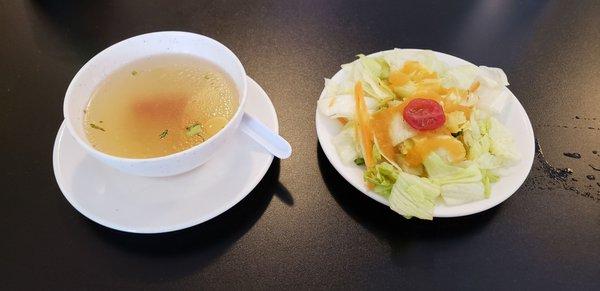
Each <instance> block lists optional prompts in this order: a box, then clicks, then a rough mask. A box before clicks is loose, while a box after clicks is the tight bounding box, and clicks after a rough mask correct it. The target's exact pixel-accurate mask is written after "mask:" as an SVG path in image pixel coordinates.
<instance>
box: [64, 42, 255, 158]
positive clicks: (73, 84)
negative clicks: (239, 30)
mask: <svg viewBox="0 0 600 291" xmlns="http://www.w3.org/2000/svg"><path fill="white" fill-rule="evenodd" d="M156 36H160V37H167V36H170V37H175V38H183V37H185V38H198V39H201V40H202V41H204V42H209V43H212V44H215V45H216V46H217V47H221V48H222V49H223V50H224V52H225V53H226V54H230V55H231V56H232V59H233V61H234V63H235V66H236V67H237V69H238V71H239V72H240V73H241V74H242V76H243V77H242V90H241V92H239V104H238V108H237V109H236V112H235V113H234V114H233V116H232V117H231V118H230V119H229V121H228V122H227V124H226V125H225V127H223V128H222V129H221V130H219V132H217V133H216V134H215V135H213V136H211V137H209V138H208V139H207V140H205V141H204V142H202V143H199V144H197V145H194V146H192V147H190V148H187V149H185V150H183V151H179V152H176V153H172V154H169V155H165V156H159V157H152V158H127V157H119V156H115V155H111V154H107V153H105V152H102V151H100V150H97V149H96V148H94V147H92V146H91V145H90V144H89V143H88V142H87V141H85V140H83V138H82V137H81V136H80V135H79V134H78V133H77V131H76V130H75V128H74V126H73V119H72V118H71V117H70V114H69V113H68V111H69V109H68V108H69V106H68V105H69V104H70V101H71V100H72V99H73V98H74V97H72V96H73V90H75V89H74V88H75V87H76V86H77V84H78V83H79V82H80V81H81V78H82V75H83V74H84V73H85V72H86V71H87V70H88V69H89V67H90V66H91V65H92V64H93V63H95V62H97V61H98V59H99V58H101V57H103V56H105V55H108V54H110V53H112V50H114V49H116V48H117V47H120V46H123V45H127V43H129V42H131V41H133V40H137V39H143V38H148V37H156ZM169 53H170V52H165V54H169ZM133 60H135V58H132V59H131V61H133ZM208 61H211V60H210V59H208ZM246 76H247V75H246V70H245V69H244V66H243V65H242V63H241V61H240V60H239V58H238V57H237V56H236V55H235V53H233V51H231V50H230V49H229V48H228V47H227V46H225V45H224V44H222V43H220V42H219V41H217V40H215V39H213V38H210V37H208V36H204V35H201V34H197V33H193V32H185V31H157V32H150V33H144V34H140V35H136V36H133V37H129V38H126V39H124V40H121V41H119V42H117V43H115V44H113V45H111V46H109V47H107V48H105V49H104V50H102V51H101V52H99V53H97V54H96V55H94V56H93V57H92V58H91V59H89V60H88V61H87V62H86V63H85V64H84V65H83V66H82V67H81V68H80V69H79V71H77V73H76V74H75V76H74V77H73V79H72V80H71V82H70V83H69V87H68V88H67V91H66V92H65V98H64V101H63V116H64V119H65V124H66V126H67V129H68V130H69V132H70V133H71V135H72V136H73V137H74V138H75V140H76V141H77V143H79V144H80V145H81V146H83V147H84V148H85V149H86V150H87V151H89V152H91V153H93V154H94V155H96V156H100V157H102V158H104V159H107V160H112V161H119V162H128V163H143V162H158V161H164V160H171V159H175V158H178V157H182V156H185V155H187V154H189V153H190V152H193V151H197V150H199V149H200V148H203V147H206V146H208V145H210V144H212V143H214V142H215V140H217V139H219V137H221V136H222V135H224V134H225V132H227V131H229V130H231V129H232V127H233V126H234V124H233V121H234V120H237V119H239V118H240V116H241V115H242V114H244V105H245V103H246V99H247V98H246V97H247V93H248V92H247V91H248V80H247V78H246ZM88 102H89V99H88Z"/></svg>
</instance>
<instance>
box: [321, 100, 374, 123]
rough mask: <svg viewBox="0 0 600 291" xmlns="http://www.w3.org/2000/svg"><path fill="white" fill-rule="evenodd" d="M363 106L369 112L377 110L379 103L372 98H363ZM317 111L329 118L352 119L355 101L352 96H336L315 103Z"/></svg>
mask: <svg viewBox="0 0 600 291" xmlns="http://www.w3.org/2000/svg"><path fill="white" fill-rule="evenodd" d="M365 104H366V105H367V109H368V110H369V112H373V111H375V110H376V109H377V108H379V102H378V101H377V100H375V99H373V98H369V97H365ZM317 107H318V108H319V111H320V112H321V113H323V114H325V115H326V116H329V117H331V118H339V117H345V118H348V119H354V116H355V115H356V100H355V99H354V96H353V95H336V96H332V97H329V98H323V99H320V100H319V101H317Z"/></svg>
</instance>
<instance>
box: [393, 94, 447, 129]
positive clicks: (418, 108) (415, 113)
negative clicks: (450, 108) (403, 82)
mask: <svg viewBox="0 0 600 291" xmlns="http://www.w3.org/2000/svg"><path fill="white" fill-rule="evenodd" d="M402 116H403V117H404V120H406V123H408V125H410V126H411V127H412V128H414V129H416V130H421V131H423V130H433V129H437V128H439V127H441V126H442V125H444V123H445V122H446V115H444V109H443V108H442V106H441V105H440V104H439V103H437V102H436V101H435V100H431V99H422V98H417V99H413V100H410V102H408V104H407V105H406V107H404V112H403V114H402Z"/></svg>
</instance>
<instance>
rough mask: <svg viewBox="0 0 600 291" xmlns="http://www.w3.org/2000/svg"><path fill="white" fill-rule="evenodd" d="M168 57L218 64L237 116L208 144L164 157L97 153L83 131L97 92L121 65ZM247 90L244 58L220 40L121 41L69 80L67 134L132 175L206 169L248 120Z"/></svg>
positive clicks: (166, 34) (161, 37)
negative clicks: (233, 93) (230, 84)
mask: <svg viewBox="0 0 600 291" xmlns="http://www.w3.org/2000/svg"><path fill="white" fill-rule="evenodd" d="M165 54H187V55H190V56H193V57H198V58H202V59H205V60H208V61H210V62H212V63H214V64H216V65H217V66H219V67H220V68H221V69H222V70H223V71H224V72H225V73H226V74H227V75H229V76H230V77H231V79H232V80H233V83H234V85H235V89H236V90H237V92H238V98H239V106H238V108H237V110H236V112H235V113H234V115H233V117H232V118H231V119H230V120H229V122H228V123H227V124H226V125H225V127H224V128H223V129H221V130H220V131H219V132H217V133H216V134H215V135H213V136H212V137H210V138H209V139H207V140H206V141H204V142H202V143H200V144H198V145H195V146H193V147H191V148H188V149H186V150H183V151H180V152H177V153H174V154H170V155H166V156H161V157H156V158H146V159H133V158H123V157H118V156H113V155H109V154H106V153H104V152H101V151H99V150H97V149H95V148H94V147H93V146H92V144H91V143H90V141H89V140H88V138H87V136H86V134H85V129H84V115H85V109H86V107H87V105H88V103H89V100H90V98H91V97H92V95H93V93H94V90H95V89H96V88H97V87H98V86H99V85H100V84H101V83H102V81H104V80H105V79H106V78H107V77H108V76H109V75H110V74H112V73H113V72H115V71H116V70H118V69H119V68H121V67H122V66H124V65H126V64H128V63H130V62H132V61H135V60H138V59H143V58H148V57H152V56H156V55H165ZM246 87H247V81H246V71H245V70H244V67H243V66H242V64H241V62H240V60H239V59H238V58H237V57H236V56H235V54H234V53H233V52H232V51H231V50H229V49H228V48H227V47H225V46H224V45H223V44H221V43H219V42H218V41H216V40H214V39H211V38H209V37H206V36H203V35H199V34H195V33H189V32H179V31H163V32H153V33H148V34H142V35H139V36H135V37H132V38H129V39H126V40H123V41H121V42H119V43H116V44H114V45H112V46H110V47H108V48H107V49H105V50H103V51H102V52H100V53H99V54H97V55H96V56H94V57H93V58H92V59H90V60H89V61H88V62H87V63H86V64H85V65H84V66H83V67H82V68H81V69H80V70H79V72H77V74H76V75H75V77H74V78H73V80H72V81H71V84H70V85H69V87H68V89H67V92H66V94H65V100H64V104H63V112H64V117H65V121H66V122H65V123H66V126H67V128H68V130H69V132H70V133H71V135H72V136H73V137H74V138H75V140H76V141H77V142H78V143H79V144H80V145H81V146H82V147H83V148H84V149H85V150H86V151H87V152H88V153H89V154H90V155H91V156H92V157H94V158H96V159H98V160H100V161H102V162H103V163H105V164H106V165H109V166H111V167H113V168H116V169H118V170H120V171H123V172H126V173H129V174H133V175H138V176H147V177H166V176H173V175H177V174H181V173H184V172H187V171H190V170H192V169H194V168H196V167H198V166H200V165H202V164H203V163H205V162H206V161H208V160H209V159H210V158H211V157H213V156H214V154H215V152H216V151H217V149H219V147H220V146H221V145H223V143H225V142H226V141H227V139H228V138H230V137H231V136H232V134H233V133H234V132H235V131H237V129H238V127H239V126H240V122H241V121H242V117H243V116H244V112H243V108H244V104H245V102H246V94H247V92H246V90H247V89H246Z"/></svg>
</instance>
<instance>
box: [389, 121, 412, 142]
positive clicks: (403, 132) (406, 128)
mask: <svg viewBox="0 0 600 291" xmlns="http://www.w3.org/2000/svg"><path fill="white" fill-rule="evenodd" d="M389 134H390V138H391V140H392V143H393V144H394V146H395V145H397V144H399V143H402V142H404V141H405V140H407V139H409V138H411V137H413V136H415V135H416V134H417V132H416V131H415V130H414V129H413V128H412V127H410V125H408V123H406V121H405V120H404V118H403V117H402V115H401V114H396V115H395V116H394V117H393V118H392V121H391V122H390V127H389Z"/></svg>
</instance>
